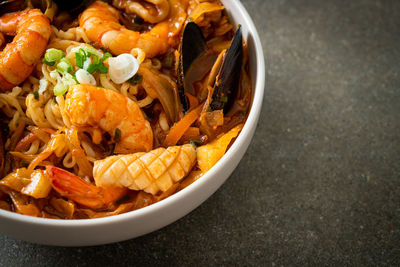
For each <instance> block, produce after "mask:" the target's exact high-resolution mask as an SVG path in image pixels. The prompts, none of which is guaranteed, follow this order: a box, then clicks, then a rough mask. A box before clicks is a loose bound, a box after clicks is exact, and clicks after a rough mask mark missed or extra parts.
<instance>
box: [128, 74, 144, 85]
mask: <svg viewBox="0 0 400 267" xmlns="http://www.w3.org/2000/svg"><path fill="white" fill-rule="evenodd" d="M142 81H143V76H142V75H141V74H140V73H136V74H135V75H133V77H132V78H130V79H129V80H128V82H129V83H131V84H133V85H136V84H139V83H142Z"/></svg>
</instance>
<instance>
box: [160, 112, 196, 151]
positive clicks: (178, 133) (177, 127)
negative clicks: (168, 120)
mask: <svg viewBox="0 0 400 267" xmlns="http://www.w3.org/2000/svg"><path fill="white" fill-rule="evenodd" d="M202 108H203V105H199V106H197V107H196V108H194V109H193V110H191V111H189V112H188V113H187V114H186V115H185V116H184V117H183V118H182V119H181V120H180V121H178V122H176V123H175V124H174V125H173V126H172V127H171V129H170V131H169V133H168V135H167V137H165V139H164V142H163V146H165V147H167V146H174V145H176V143H178V141H179V139H181V137H182V135H183V134H184V133H185V132H186V131H187V129H189V127H190V125H192V123H194V122H195V121H196V120H197V119H198V118H199V116H200V112H201V109H202Z"/></svg>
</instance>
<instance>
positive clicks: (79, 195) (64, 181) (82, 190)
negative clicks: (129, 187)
mask: <svg viewBox="0 0 400 267" xmlns="http://www.w3.org/2000/svg"><path fill="white" fill-rule="evenodd" d="M46 173H47V174H48V175H49V177H50V179H51V185H52V187H53V188H54V189H55V190H56V191H57V192H58V193H59V194H60V195H61V196H63V197H66V198H68V199H71V200H73V201H75V202H77V203H79V204H81V205H84V206H87V207H89V208H92V209H101V208H106V207H109V206H111V205H112V204H113V203H114V202H115V201H117V200H119V199H121V198H122V197H123V196H124V195H125V194H126V188H121V187H98V186H95V185H91V184H89V183H87V182H85V181H84V180H82V179H81V178H79V177H78V176H75V175H73V174H72V173H70V172H67V171H65V170H63V169H60V168H57V167H53V166H47V167H46Z"/></svg>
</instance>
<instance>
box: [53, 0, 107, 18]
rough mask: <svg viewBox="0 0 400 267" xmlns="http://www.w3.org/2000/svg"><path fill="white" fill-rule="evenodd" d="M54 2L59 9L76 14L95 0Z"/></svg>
mask: <svg viewBox="0 0 400 267" xmlns="http://www.w3.org/2000/svg"><path fill="white" fill-rule="evenodd" d="M54 2H55V3H56V4H57V5H58V7H59V8H60V11H67V12H68V13H70V14H72V15H77V14H80V13H82V11H83V10H85V9H86V8H87V7H88V6H89V5H90V4H91V3H93V2H95V0H69V1H65V0H54ZM106 2H107V1H106Z"/></svg>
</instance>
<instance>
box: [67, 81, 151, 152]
mask: <svg viewBox="0 0 400 267" xmlns="http://www.w3.org/2000/svg"><path fill="white" fill-rule="evenodd" d="M65 111H66V114H67V115H68V116H69V118H70V120H71V124H72V125H75V126H80V127H86V126H90V127H95V128H96V127H99V128H100V129H101V130H103V131H106V132H108V133H109V134H110V136H111V137H112V138H113V140H116V142H117V143H116V145H115V150H114V151H115V153H118V154H121V153H122V154H126V153H134V152H142V151H150V150H151V149H152V148H153V131H152V129H151V127H150V123H149V122H148V121H147V120H146V119H145V118H144V116H143V114H142V111H141V110H140V108H139V106H138V105H137V104H136V103H135V102H133V101H132V100H130V99H129V98H128V97H126V96H124V95H121V94H119V93H117V92H115V91H112V90H107V89H104V88H100V87H95V86H91V85H87V84H78V85H74V86H72V87H71V88H70V89H69V92H68V93H67V96H66V101H65ZM117 129H118V130H117ZM118 139H119V140H118Z"/></svg>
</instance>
